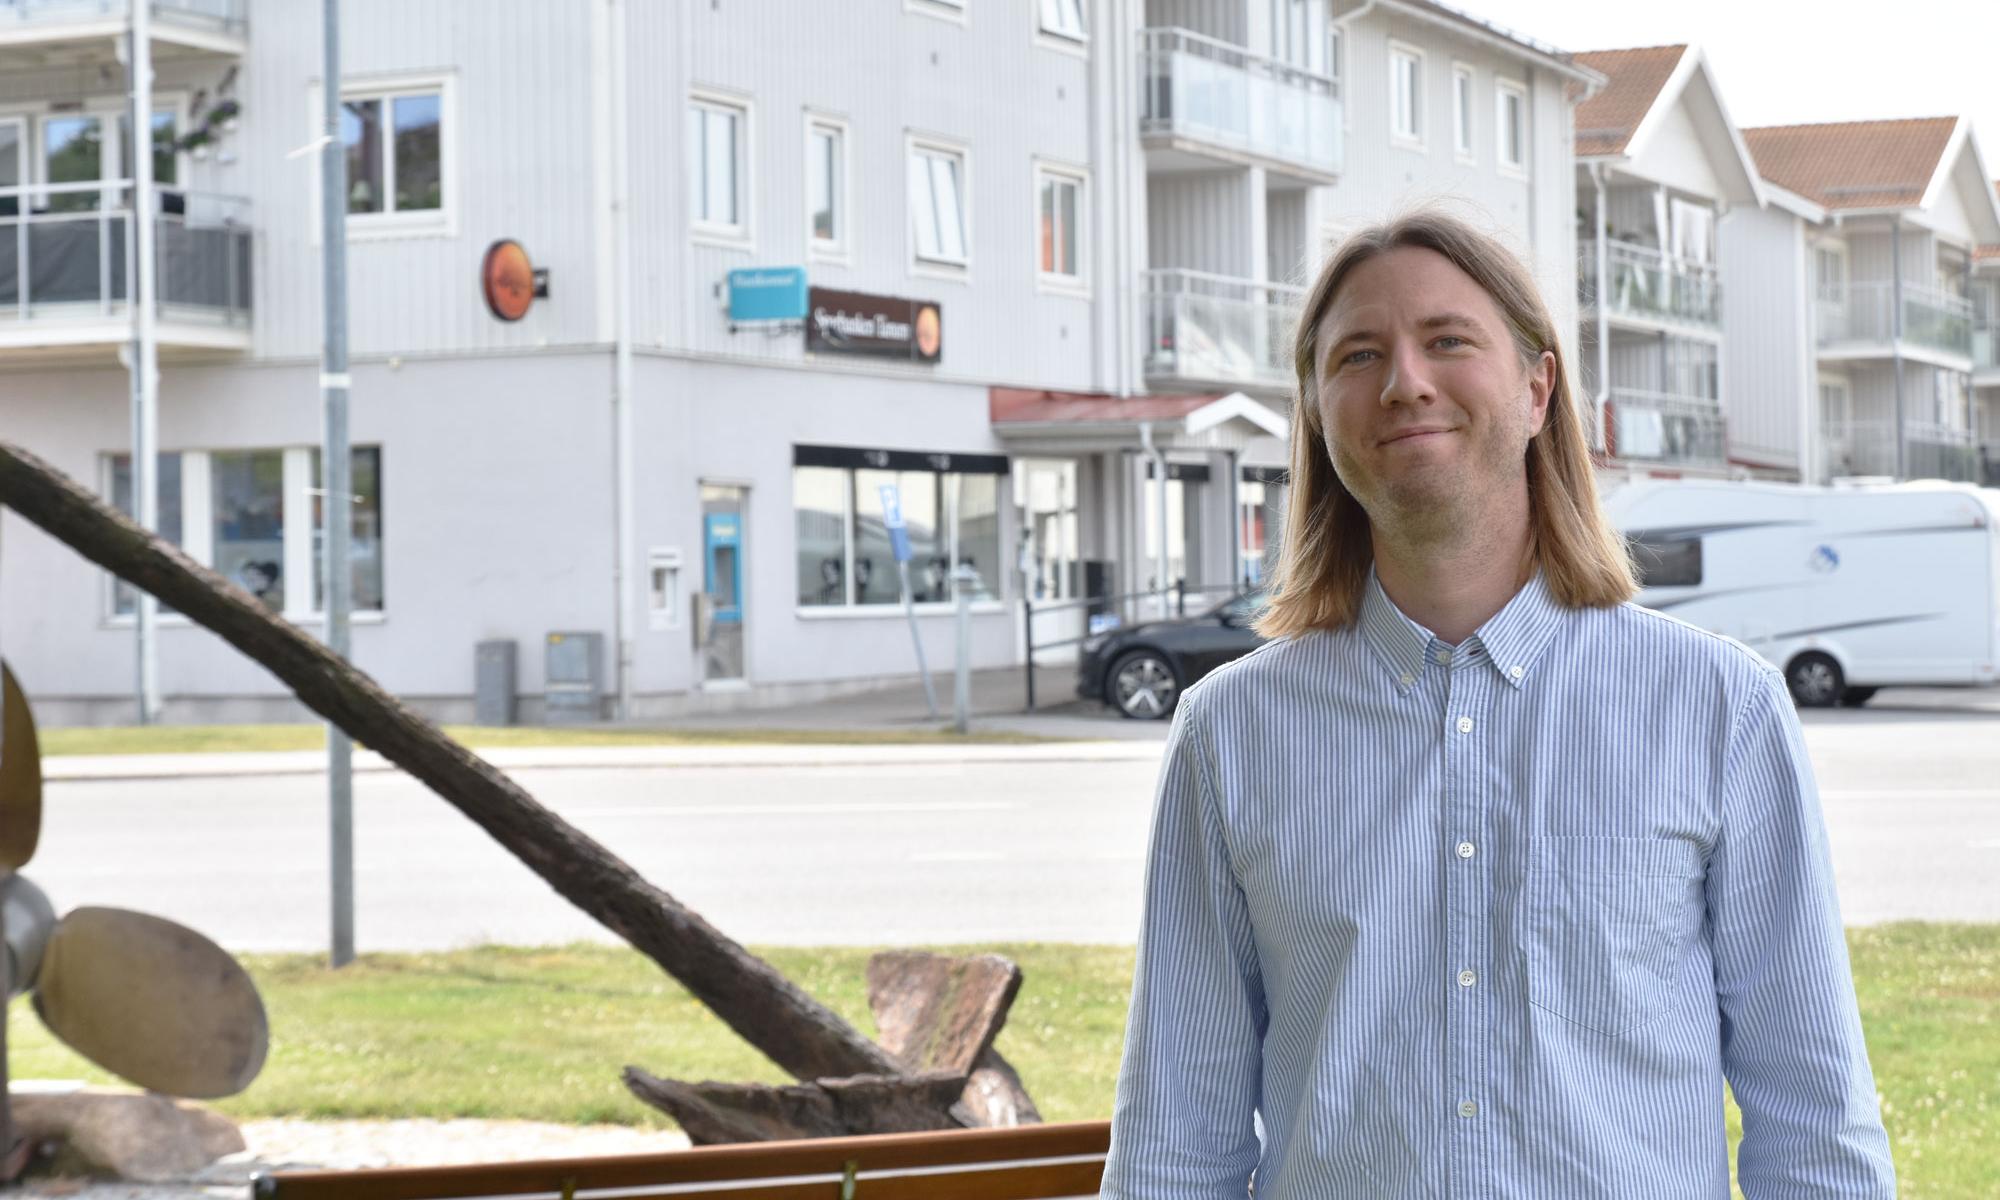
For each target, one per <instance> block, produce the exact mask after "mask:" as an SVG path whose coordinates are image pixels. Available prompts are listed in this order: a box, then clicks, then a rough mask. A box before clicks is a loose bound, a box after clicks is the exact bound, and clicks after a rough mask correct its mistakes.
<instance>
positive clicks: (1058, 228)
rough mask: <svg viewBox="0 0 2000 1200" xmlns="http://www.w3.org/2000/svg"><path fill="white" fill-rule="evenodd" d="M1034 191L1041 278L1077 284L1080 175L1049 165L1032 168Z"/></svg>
mask: <svg viewBox="0 0 2000 1200" xmlns="http://www.w3.org/2000/svg"><path fill="white" fill-rule="evenodd" d="M1035 181H1036V182H1035V191H1036V194H1037V196H1038V198H1039V199H1038V211H1039V213H1040V218H1039V224H1038V226H1037V229H1038V233H1039V236H1038V237H1037V238H1036V241H1037V244H1038V245H1039V247H1040V253H1041V260H1040V261H1041V273H1042V275H1043V277H1044V278H1046V279H1050V280H1057V281H1061V282H1064V283H1079V282H1081V281H1082V278H1083V266H1082V261H1083V260H1082V255H1081V253H1080V252H1079V251H1078V249H1077V247H1078V244H1079V242H1080V241H1081V239H1082V237H1083V226H1082V223H1081V220H1080V218H1081V216H1082V213H1083V177H1082V176H1080V175H1073V174H1070V173H1068V172H1065V171H1058V170H1055V169H1052V168H1049V167H1037V168H1036V169H1035Z"/></svg>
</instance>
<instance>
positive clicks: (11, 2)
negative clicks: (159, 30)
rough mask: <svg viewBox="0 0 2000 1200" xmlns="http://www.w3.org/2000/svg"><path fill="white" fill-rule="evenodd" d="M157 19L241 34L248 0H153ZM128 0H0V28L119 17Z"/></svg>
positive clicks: (127, 10) (129, 5)
mask: <svg viewBox="0 0 2000 1200" xmlns="http://www.w3.org/2000/svg"><path fill="white" fill-rule="evenodd" d="M152 5H153V15H154V16H155V18H157V19H160V20H165V21H169V22H171V23H173V24H176V25H185V26H190V27H193V28H197V29H209V30H214V31H216V32H219V33H242V32H243V28H244V14H245V11H246V10H247V9H248V7H249V0H152ZM131 11H132V2H131V0H0V31H4V30H7V29H10V28H14V29H19V28H22V27H25V26H32V25H43V24H46V25H73V24H80V23H85V22H92V21H99V20H105V19H119V18H123V17H125V16H126V15H127V14H128V13H130V12H131Z"/></svg>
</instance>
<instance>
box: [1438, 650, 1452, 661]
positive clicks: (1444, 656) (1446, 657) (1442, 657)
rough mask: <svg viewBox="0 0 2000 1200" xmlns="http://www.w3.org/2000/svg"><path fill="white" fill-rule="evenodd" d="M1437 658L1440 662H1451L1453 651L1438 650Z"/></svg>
mask: <svg viewBox="0 0 2000 1200" xmlns="http://www.w3.org/2000/svg"><path fill="white" fill-rule="evenodd" d="M1437 660H1438V661H1439V662H1441V663H1448V662H1450V661H1451V651H1449V650H1440V651H1438V652H1437Z"/></svg>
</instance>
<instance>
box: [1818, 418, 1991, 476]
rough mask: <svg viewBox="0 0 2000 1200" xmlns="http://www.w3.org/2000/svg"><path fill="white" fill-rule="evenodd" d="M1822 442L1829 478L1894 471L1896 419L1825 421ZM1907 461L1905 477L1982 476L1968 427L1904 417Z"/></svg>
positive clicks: (1825, 469)
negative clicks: (1908, 419)
mask: <svg viewBox="0 0 2000 1200" xmlns="http://www.w3.org/2000/svg"><path fill="white" fill-rule="evenodd" d="M1820 444H1821V447H1822V449H1823V451H1824V454H1823V458H1822V461H1823V463H1824V467H1823V471H1824V473H1825V475H1826V477H1827V478H1829V479H1834V478H1839V477H1840V476H1843V475H1888V476H1894V475H1895V474H1896V423H1895V422H1894V421H1827V422H1824V423H1822V424H1821V426H1820ZM1903 460H1904V466H1905V470H1904V473H1903V478H1905V479H1952V480H1958V481H1960V482H1970V481H1974V480H1977V479H1978V478H1979V477H1980V463H1979V447H1978V445H1977V444H1976V443H1975V442H1974V441H1973V439H1972V434H1971V432H1970V431H1969V430H1964V429H1953V428H1950V427H1948V426H1944V425H1934V424H1930V423H1928V422H1924V421H1905V422H1903Z"/></svg>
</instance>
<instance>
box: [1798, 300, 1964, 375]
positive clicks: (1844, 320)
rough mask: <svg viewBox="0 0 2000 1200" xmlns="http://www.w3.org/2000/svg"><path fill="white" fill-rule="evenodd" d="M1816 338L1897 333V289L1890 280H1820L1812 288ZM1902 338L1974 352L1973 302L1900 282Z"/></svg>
mask: <svg viewBox="0 0 2000 1200" xmlns="http://www.w3.org/2000/svg"><path fill="white" fill-rule="evenodd" d="M1814 311H1815V314H1816V317H1817V320H1818V322H1819V344H1820V345H1822V346H1838V345H1855V344H1871V345H1884V346H1886V345H1888V344H1889V343H1891V342H1893V341H1895V337H1896V321H1895V312H1896V289H1895V285H1894V284H1892V283H1888V282H1881V283H1850V284H1845V285H1842V284H1822V285H1820V287H1819V289H1818V290H1817V292H1816V293H1815V298H1814ZM1903 340H1904V341H1905V342H1908V343H1911V344H1914V345H1918V346H1925V347H1928V348H1930V349H1932V350H1940V351H1943V352H1944V353H1946V354H1953V355H1959V356H1962V357H1972V356H1973V351H1974V340H1975V339H1974V337H1973V325H1972V302H1971V301H1969V300H1966V299H1964V298H1963V297H1959V296H1953V295H1950V294H1948V293H1946V292H1941V291H1938V290H1936V289H1934V288H1925V287H1919V286H1917V285H1915V284H1907V283H1906V284H1904V285H1903Z"/></svg>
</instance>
